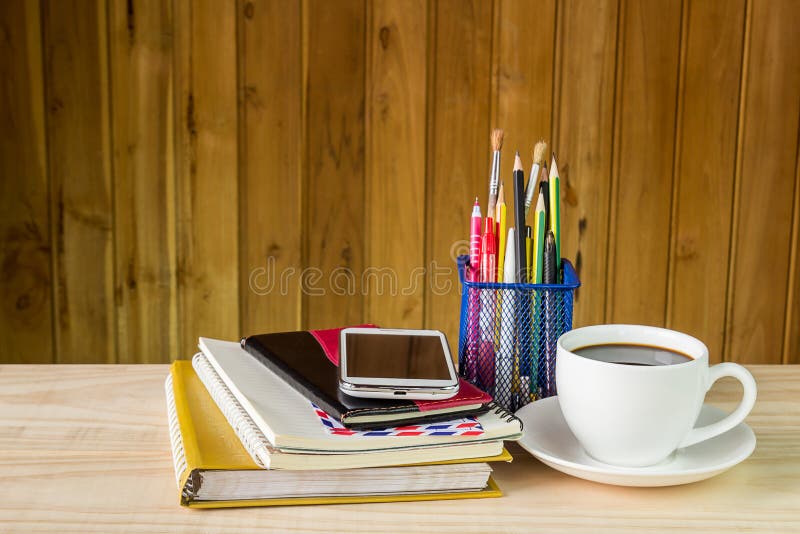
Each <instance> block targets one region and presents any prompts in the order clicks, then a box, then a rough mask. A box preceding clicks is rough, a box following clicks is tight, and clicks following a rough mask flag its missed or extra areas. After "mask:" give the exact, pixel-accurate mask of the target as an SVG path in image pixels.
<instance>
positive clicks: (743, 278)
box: [725, 0, 800, 363]
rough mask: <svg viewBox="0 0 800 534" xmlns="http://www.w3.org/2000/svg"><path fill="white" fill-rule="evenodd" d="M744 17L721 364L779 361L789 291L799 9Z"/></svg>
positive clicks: (788, 4)
mask: <svg viewBox="0 0 800 534" xmlns="http://www.w3.org/2000/svg"><path fill="white" fill-rule="evenodd" d="M749 17H750V31H749V36H748V38H749V40H748V42H747V43H746V45H745V46H746V47H747V53H746V55H745V57H746V58H747V64H746V66H745V73H746V77H745V79H744V80H743V82H742V83H743V86H744V89H743V99H744V101H743V104H742V116H741V117H740V118H739V129H740V132H741V133H740V137H739V139H740V143H739V149H738V151H739V158H740V162H739V165H738V172H739V177H738V180H737V183H738V188H739V190H738V192H737V195H736V197H737V205H736V206H735V208H734V209H735V210H736V213H735V214H734V221H735V223H734V226H733V232H734V233H733V250H732V252H731V254H732V257H731V276H730V281H729V289H728V306H729V316H728V321H727V322H728V327H727V329H726V336H727V340H726V341H727V343H726V350H725V360H728V361H746V362H751V363H781V361H782V359H783V354H782V349H783V336H782V335H776V333H777V331H778V328H777V327H776V325H780V324H781V323H782V322H783V320H784V315H785V312H786V295H787V294H788V291H787V289H788V273H789V269H788V266H789V263H790V262H789V258H790V256H789V252H790V248H791V247H790V243H791V231H792V226H791V222H790V221H791V220H792V210H793V201H794V198H793V197H794V188H795V176H794V174H795V173H794V171H795V164H796V154H795V153H794V152H795V149H796V147H797V144H798V121H797V118H798V117H800V94H799V93H798V91H800V89H798V88H800V47H798V46H793V43H795V41H796V33H797V32H796V24H795V21H797V20H798V19H800V4H798V3H797V2H792V1H778V2H765V1H762V0H756V1H754V2H752V3H751V9H750V11H749ZM767 258H768V259H767ZM765 260H766V262H765ZM765 271H766V272H765ZM767 273H769V274H767Z"/></svg>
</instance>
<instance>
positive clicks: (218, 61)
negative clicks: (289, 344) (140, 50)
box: [172, 0, 240, 357]
mask: <svg viewBox="0 0 800 534" xmlns="http://www.w3.org/2000/svg"><path fill="white" fill-rule="evenodd" d="M175 19H176V20H180V21H182V23H181V24H178V25H177V26H176V35H175V47H176V50H175V54H176V58H177V63H176V67H175V68H176V71H175V80H176V81H175V87H176V91H177V94H176V108H177V123H176V130H177V132H176V134H177V135H176V137H177V147H176V150H177V153H178V156H177V158H176V173H177V177H176V179H177V188H176V191H177V230H178V237H177V269H178V272H177V279H178V291H179V293H178V295H179V297H178V323H179V328H180V333H179V338H178V339H179V345H178V350H179V354H177V355H172V356H178V355H180V356H184V357H186V356H189V355H191V354H193V353H194V351H195V350H196V349H197V338H198V337H199V336H201V335H202V336H207V337H215V338H220V339H238V336H239V333H240V325H239V216H238V213H239V212H238V206H239V198H238V168H237V160H238V158H237V156H238V154H237V132H238V122H237V118H238V117H237V87H236V85H237V76H236V5H235V4H233V3H229V4H225V5H224V6H220V5H219V4H217V3H216V2H213V1H212V0H178V1H177V2H176V4H175ZM211 35H214V36H215V38H213V39H211V38H209V36H211Z"/></svg>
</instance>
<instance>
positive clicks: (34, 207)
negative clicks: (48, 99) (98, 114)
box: [0, 0, 53, 363]
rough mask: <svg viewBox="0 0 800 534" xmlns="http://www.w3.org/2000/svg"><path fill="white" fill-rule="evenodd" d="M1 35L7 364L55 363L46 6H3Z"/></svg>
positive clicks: (1, 262)
mask: <svg viewBox="0 0 800 534" xmlns="http://www.w3.org/2000/svg"><path fill="white" fill-rule="evenodd" d="M0 35H2V36H3V38H2V39H0V80H4V81H3V82H2V83H0V117H2V122H3V125H4V127H3V128H2V129H1V130H0V177H1V178H0V361H3V362H8V363H17V362H28V363H52V362H53V317H52V297H51V295H52V286H53V282H52V273H51V270H50V254H51V246H50V243H51V241H50V213H49V208H48V202H49V196H48V193H49V191H48V176H47V154H46V150H45V121H44V83H43V71H42V45H41V35H42V34H41V13H40V10H39V4H38V3H35V2H26V1H25V0H12V1H9V2H1V3H0ZM10 80H13V82H9V81H10Z"/></svg>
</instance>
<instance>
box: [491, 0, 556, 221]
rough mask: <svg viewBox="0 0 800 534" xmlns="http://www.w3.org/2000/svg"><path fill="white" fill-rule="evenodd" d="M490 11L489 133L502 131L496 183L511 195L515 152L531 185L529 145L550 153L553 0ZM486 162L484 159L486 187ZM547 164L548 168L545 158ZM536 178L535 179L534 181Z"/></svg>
mask: <svg viewBox="0 0 800 534" xmlns="http://www.w3.org/2000/svg"><path fill="white" fill-rule="evenodd" d="M494 10H495V11H494V28H493V30H492V40H493V43H492V56H493V57H492V79H493V84H492V94H491V96H490V98H491V106H492V111H491V113H492V114H491V125H492V128H494V127H498V128H503V129H504V132H505V138H504V142H503V148H504V151H503V154H504V156H505V157H504V158H503V159H502V160H501V162H500V180H502V181H504V182H505V185H506V187H507V188H508V189H506V191H508V192H510V191H511V189H512V187H511V186H512V184H513V182H512V179H511V178H512V171H513V169H514V152H515V151H517V150H519V153H520V157H521V158H522V161H523V167H524V170H525V178H526V180H529V179H530V176H528V174H529V173H530V168H531V164H532V163H533V146H534V145H535V144H536V142H537V141H538V140H539V139H544V140H545V141H547V143H548V149H551V148H552V147H551V137H550V131H551V126H552V110H553V101H552V100H553V99H552V97H553V54H554V49H553V47H554V45H555V41H554V38H555V35H554V34H555V27H556V24H555V22H556V18H555V17H556V6H555V2H554V1H553V0H546V1H543V2H528V1H526V0H497V1H496V2H494ZM490 163H491V160H490V159H489V157H488V156H487V161H486V164H485V167H486V171H485V174H486V176H487V178H486V180H487V182H488V174H489V172H488V171H489V165H490ZM547 164H548V165H549V164H550V158H549V157H548V158H547ZM535 179H536V180H538V177H535ZM487 187H488V186H485V187H484V189H486V188H487ZM480 193H481V199H485V196H484V195H486V193H487V191H484V190H481V191H480ZM506 198H509V197H506ZM511 198H513V196H512V197H511ZM535 202H536V198H535V197H534V203H535ZM507 204H508V228H511V224H513V223H514V210H513V208H512V205H511V202H510V200H507ZM531 209H534V208H531ZM484 215H485V214H484ZM531 220H532V216H531ZM528 222H530V220H529V221H528Z"/></svg>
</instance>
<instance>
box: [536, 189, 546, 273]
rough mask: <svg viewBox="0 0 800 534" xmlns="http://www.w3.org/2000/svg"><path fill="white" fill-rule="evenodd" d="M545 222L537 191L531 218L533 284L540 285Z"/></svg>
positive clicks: (541, 203)
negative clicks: (534, 208) (534, 209)
mask: <svg viewBox="0 0 800 534" xmlns="http://www.w3.org/2000/svg"><path fill="white" fill-rule="evenodd" d="M545 226H547V222H546V220H545V218H544V195H542V192H541V191H539V200H537V201H536V211H535V212H534V217H533V265H534V268H533V272H534V280H533V283H534V284H541V283H542V261H543V259H544V232H545Z"/></svg>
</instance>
